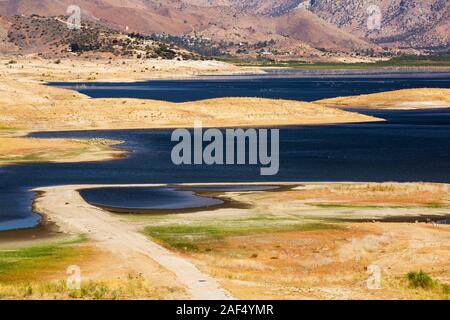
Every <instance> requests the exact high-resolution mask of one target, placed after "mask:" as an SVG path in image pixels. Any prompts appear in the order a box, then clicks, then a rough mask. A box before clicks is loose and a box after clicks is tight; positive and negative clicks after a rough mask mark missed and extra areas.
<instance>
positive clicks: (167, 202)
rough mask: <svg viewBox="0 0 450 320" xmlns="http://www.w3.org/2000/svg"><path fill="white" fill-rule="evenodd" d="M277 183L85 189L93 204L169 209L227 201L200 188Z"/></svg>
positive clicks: (229, 188) (248, 188) (246, 188)
mask: <svg viewBox="0 0 450 320" xmlns="http://www.w3.org/2000/svg"><path fill="white" fill-rule="evenodd" d="M275 189H278V188H277V187H273V186H195V187H181V188H180V187H114V188H111V187H109V188H94V189H85V190H81V191H80V194H81V196H82V197H83V198H84V199H85V200H86V201H87V202H89V203H90V204H92V205H95V206H101V207H108V208H112V209H126V210H142V209H145V210H149V209H151V210H168V209H171V210H172V209H175V210H177V209H192V208H203V207H210V206H217V205H220V204H223V203H224V201H222V200H219V199H216V198H211V197H203V196H199V195H197V194H196V191H261V190H275Z"/></svg>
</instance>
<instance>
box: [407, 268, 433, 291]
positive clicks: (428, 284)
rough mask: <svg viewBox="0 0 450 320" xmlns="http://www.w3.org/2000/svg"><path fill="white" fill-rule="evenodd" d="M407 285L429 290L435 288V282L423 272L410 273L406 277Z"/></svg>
mask: <svg viewBox="0 0 450 320" xmlns="http://www.w3.org/2000/svg"><path fill="white" fill-rule="evenodd" d="M407 278H408V281H409V285H410V286H411V287H413V288H423V289H431V288H434V287H435V286H436V282H435V281H434V280H433V279H432V278H431V277H430V276H429V275H428V274H426V273H425V272H423V271H419V272H410V273H408V275H407Z"/></svg>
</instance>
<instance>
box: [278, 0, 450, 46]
mask: <svg viewBox="0 0 450 320" xmlns="http://www.w3.org/2000/svg"><path fill="white" fill-rule="evenodd" d="M287 1H288V0H287ZM370 4H376V5H378V6H379V8H380V12H381V17H382V19H381V28H380V30H373V31H371V30H368V28H367V16H368V13H367V8H368V6H369V5H370ZM310 10H311V11H312V12H314V13H315V14H317V15H318V16H320V17H321V18H323V19H324V20H326V21H328V22H330V23H333V24H334V25H336V26H338V27H339V28H341V29H343V30H345V31H348V32H350V33H352V34H354V35H356V36H358V37H361V38H365V39H367V40H369V41H372V42H374V43H377V44H380V45H382V46H389V47H393V48H398V47H407V48H417V49H437V50H442V49H444V50H445V49H446V50H448V49H449V46H450V1H448V0H420V1H416V0H377V1H368V0H311V1H310Z"/></svg>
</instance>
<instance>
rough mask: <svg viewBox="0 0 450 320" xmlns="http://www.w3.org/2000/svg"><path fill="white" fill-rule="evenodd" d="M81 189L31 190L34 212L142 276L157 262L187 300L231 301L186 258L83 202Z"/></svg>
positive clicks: (213, 281) (215, 283)
mask: <svg viewBox="0 0 450 320" xmlns="http://www.w3.org/2000/svg"><path fill="white" fill-rule="evenodd" d="M85 187H86V186H84V188H85ZM82 188H83V186H61V187H50V188H40V189H36V190H34V191H37V192H40V193H41V196H40V197H39V198H38V199H37V200H36V202H35V209H36V210H37V211H38V212H40V213H42V214H44V215H45V216H46V217H48V218H49V219H50V220H52V221H54V222H56V223H57V224H58V225H59V226H60V228H61V229H62V231H64V232H69V233H84V234H86V235H88V236H89V238H90V239H92V240H94V241H96V242H97V245H99V246H100V247H102V248H104V249H107V250H110V251H112V252H113V253H114V254H115V255H116V256H118V257H121V258H122V259H123V260H124V261H125V262H127V261H130V260H132V263H133V265H134V266H135V267H136V266H138V268H139V271H141V272H142V275H143V276H144V277H145V276H146V273H145V267H146V266H145V265H146V261H147V263H148V262H149V260H148V259H152V260H154V261H156V262H157V263H158V264H160V265H161V266H162V267H164V268H165V269H167V270H169V271H170V272H172V273H173V274H174V276H175V278H176V280H177V281H178V283H179V284H181V285H183V286H184V287H185V288H186V291H187V294H188V295H189V298H190V299H194V300H223V299H232V296H231V295H230V294H229V293H228V292H226V291H225V290H224V289H222V288H220V286H219V284H218V282H217V281H216V280H215V279H213V278H211V277H210V276H208V275H206V274H204V273H202V272H201V271H200V270H199V269H198V268H197V267H196V266H195V265H194V264H193V263H191V262H190V261H188V260H187V259H186V258H183V257H181V256H178V255H176V254H174V253H172V252H170V251H168V250H166V249H165V248H163V247H162V246H160V245H158V244H156V243H154V242H152V241H150V240H149V239H147V238H146V237H145V236H144V235H141V234H140V233H139V232H138V231H137V230H135V229H134V228H133V227H131V226H129V225H127V224H126V223H125V222H122V221H120V220H119V219H118V218H116V217H114V216H112V215H111V214H108V213H107V212H105V211H103V210H101V209H99V208H96V207H94V206H91V205H89V204H88V203H86V202H85V201H84V200H83V198H82V197H81V196H80V194H79V193H78V192H77V190H79V189H82Z"/></svg>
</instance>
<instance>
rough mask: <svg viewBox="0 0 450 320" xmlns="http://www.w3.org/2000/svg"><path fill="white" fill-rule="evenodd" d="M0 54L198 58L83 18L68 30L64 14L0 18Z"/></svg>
mask: <svg viewBox="0 0 450 320" xmlns="http://www.w3.org/2000/svg"><path fill="white" fill-rule="evenodd" d="M0 53H3V54H10V55H12V54H21V55H27V54H39V55H41V56H43V57H48V58H56V57H65V56H73V55H74V54H82V53H94V54H96V55H100V56H102V55H103V56H105V57H108V56H109V57H112V56H116V57H118V56H124V57H137V58H153V59H154V58H163V59H199V58H201V57H200V56H199V55H198V54H193V53H191V52H188V51H187V50H183V49H180V48H178V47H176V46H174V45H167V44H164V43H161V42H159V41H155V40H151V39H144V38H142V37H141V36H140V35H137V34H133V33H131V34H130V33H125V32H120V31H118V30H115V29H111V28H109V27H107V26H105V25H103V24H100V23H96V22H93V21H88V20H86V21H83V24H82V27H81V29H80V30H72V29H69V28H68V25H67V21H66V17H64V16H60V17H42V16H38V15H32V16H14V17H8V18H5V17H3V18H0Z"/></svg>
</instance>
